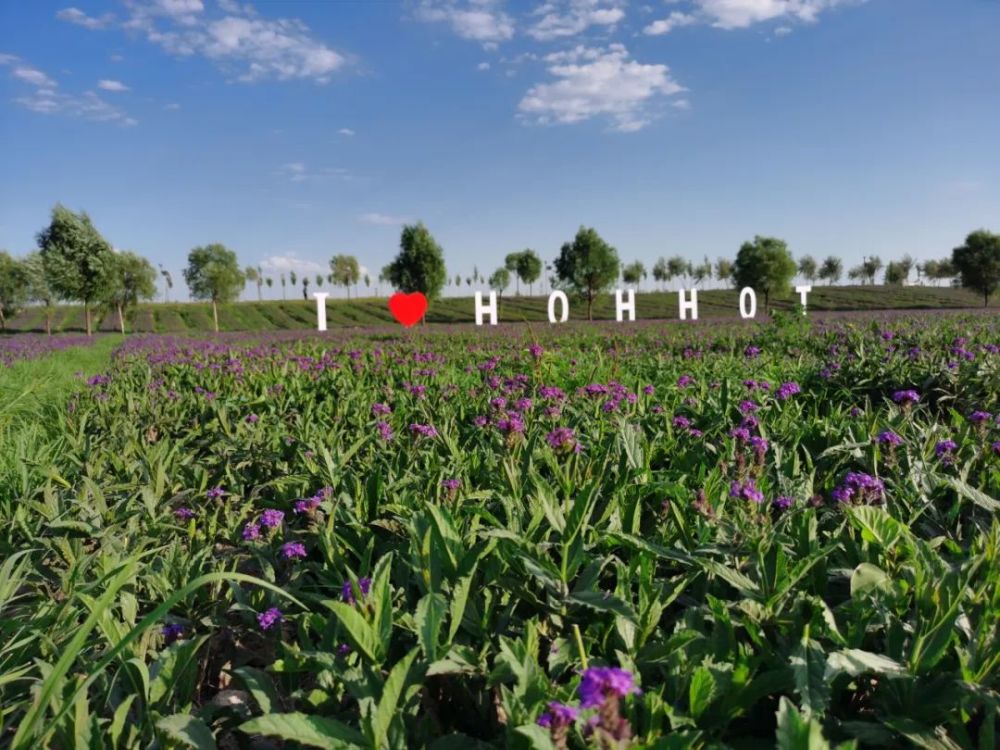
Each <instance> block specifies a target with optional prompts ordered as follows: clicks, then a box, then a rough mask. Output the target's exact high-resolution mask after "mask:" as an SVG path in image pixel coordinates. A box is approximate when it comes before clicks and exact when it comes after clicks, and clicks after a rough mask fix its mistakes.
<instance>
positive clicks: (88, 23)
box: [56, 8, 115, 31]
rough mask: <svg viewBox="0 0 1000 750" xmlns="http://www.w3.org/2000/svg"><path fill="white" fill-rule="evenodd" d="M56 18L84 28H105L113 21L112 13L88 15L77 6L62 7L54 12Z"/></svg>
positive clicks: (113, 15)
mask: <svg viewBox="0 0 1000 750" xmlns="http://www.w3.org/2000/svg"><path fill="white" fill-rule="evenodd" d="M56 18H58V19H59V20H60V21H66V22H68V23H75V24H76V25H77V26H83V27H84V28H85V29H91V30H92V31H93V30H96V29H106V28H107V27H108V26H110V25H111V24H112V23H114V21H115V14H114V13H105V14H104V15H102V16H96V17H95V16H88V15H87V14H86V13H84V12H83V11H82V10H80V9H79V8H63V9H62V10H61V11H59V12H58V13H56Z"/></svg>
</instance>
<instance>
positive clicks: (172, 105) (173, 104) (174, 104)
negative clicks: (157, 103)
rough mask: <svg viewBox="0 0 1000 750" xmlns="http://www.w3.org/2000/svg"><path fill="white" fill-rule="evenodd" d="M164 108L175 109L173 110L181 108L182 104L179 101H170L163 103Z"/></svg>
mask: <svg viewBox="0 0 1000 750" xmlns="http://www.w3.org/2000/svg"><path fill="white" fill-rule="evenodd" d="M163 108H164V109H165V110H167V111H173V110H177V109H180V108H181V105H180V104H178V103H177V102H168V103H167V104H164V105H163Z"/></svg>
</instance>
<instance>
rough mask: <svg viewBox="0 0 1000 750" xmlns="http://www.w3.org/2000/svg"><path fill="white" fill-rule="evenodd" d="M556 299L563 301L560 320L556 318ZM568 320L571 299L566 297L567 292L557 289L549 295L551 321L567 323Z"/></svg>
mask: <svg viewBox="0 0 1000 750" xmlns="http://www.w3.org/2000/svg"><path fill="white" fill-rule="evenodd" d="M556 300H558V301H559V302H560V303H562V313H561V314H560V315H559V320H556ZM567 320H569V300H568V299H566V292H561V291H559V290H558V289H556V290H555V291H554V292H552V294H550V295H549V322H550V323H565V322H566V321H567Z"/></svg>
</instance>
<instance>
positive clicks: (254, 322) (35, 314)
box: [9, 286, 1000, 333]
mask: <svg viewBox="0 0 1000 750" xmlns="http://www.w3.org/2000/svg"><path fill="white" fill-rule="evenodd" d="M797 301H798V296H797V295H786V296H783V297H779V298H776V299H774V300H772V305H771V306H772V307H773V308H775V309H779V310H787V309H790V308H791V307H792V306H794V305H795V304H796V302H797ZM738 303H739V295H738V292H737V291H736V290H735V289H709V290H702V291H699V293H698V308H699V310H698V311H699V316H700V317H701V318H731V319H738V316H739V313H738V309H739V308H738ZM547 304H548V297H547V296H544V295H538V296H533V297H529V296H515V295H513V294H511V293H508V294H507V295H506V296H504V297H501V299H500V302H499V316H500V320H501V322H520V321H528V322H544V321H547V320H548V314H547ZM757 306H758V313H759V314H760V315H761V316H762V315H763V308H764V300H763V298H760V299H758V305H757ZM982 306H983V305H982V299H981V298H980V297H979V296H978V295H976V294H973V293H972V292H969V291H967V290H965V289H954V288H951V287H926V286H910V287H888V286H835V287H820V286H814V287H813V291H812V293H811V294H810V296H809V308H810V309H812V310H815V311H842V310H859V311H867V310H960V309H966V308H970V309H979V308H982ZM990 307H991V308H993V309H1000V298H998V299H994V300H992V301H991V304H990ZM473 310H474V301H473V298H472V297H445V298H443V299H440V300H437V301H436V302H434V303H432V305H431V307H430V309H429V310H428V312H427V317H426V320H427V322H428V323H432V324H433V323H448V324H454V323H471V322H472V321H473V318H474V313H473ZM586 317H587V307H586V304H585V303H584V302H582V301H573V300H571V301H570V319H571V320H586ZM614 318H615V307H614V297H613V295H611V294H604V295H601V296H600V297H599V298H598V299H597V300H596V301H595V303H594V319H595V320H614ZM636 319H637V320H657V319H665V320H675V319H677V292H675V291H668V292H650V291H646V292H641V293H639V294H637V295H636ZM315 322H316V303H315V301H314V300H311V299H310V300H308V301H307V300H297V299H296V300H270V301H265V302H257V301H249V302H235V303H233V304H229V305H222V306H220V308H219V327H220V329H221V330H223V331H277V330H308V329H312V328H314V327H315ZM327 322H328V325H329V326H330V327H336V326H356V327H365V326H378V325H383V324H386V323H391V322H392V316H391V315H390V314H389V311H388V309H387V307H386V298H385V297H364V298H361V299H352V300H345V299H328V300H327ZM117 323H118V321H117V318H116V317H115V315H114V314H108V315H106V316H104V319H103V320H101V319H100V315H99V314H96V313H95V327H96V328H97V329H98V330H102V331H114V330H117ZM128 327H129V330H132V331H139V332H150V333H185V332H191V333H203V332H207V331H211V330H212V310H211V306H210V305H209V304H208V303H201V302H169V303H151V304H143V305H139V306H138V307H137V308H136V309H135V310H132V311H131V312H130V314H129V323H128ZM43 328H44V319H43V316H42V314H41V311H40V310H38V309H37V308H29V309H27V310H25V311H23V312H22V313H21V314H20V315H18V316H16V317H14V318H13V319H12V321H11V322H10V324H9V330H10V331H11V332H15V333H18V332H25V331H35V332H39V331H42V330H43ZM53 330H54V331H55V332H63V333H67V332H78V331H82V330H83V311H82V309H81V308H79V307H78V306H64V307H60V308H58V309H57V310H56V312H55V315H54V316H53Z"/></svg>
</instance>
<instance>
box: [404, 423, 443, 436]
mask: <svg viewBox="0 0 1000 750" xmlns="http://www.w3.org/2000/svg"><path fill="white" fill-rule="evenodd" d="M410 434H411V435H413V436H415V437H417V436H419V437H426V438H433V437H437V434H438V432H437V430H435V429H434V427H433V426H432V425H429V424H411V425H410Z"/></svg>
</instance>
